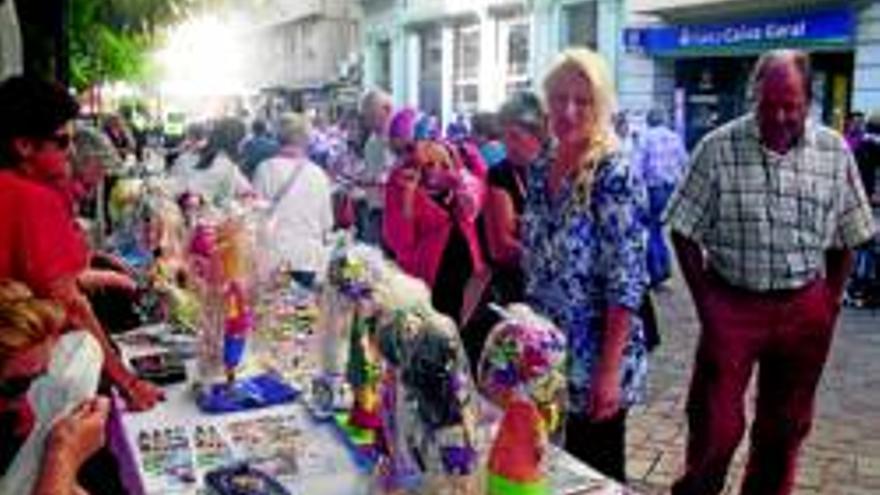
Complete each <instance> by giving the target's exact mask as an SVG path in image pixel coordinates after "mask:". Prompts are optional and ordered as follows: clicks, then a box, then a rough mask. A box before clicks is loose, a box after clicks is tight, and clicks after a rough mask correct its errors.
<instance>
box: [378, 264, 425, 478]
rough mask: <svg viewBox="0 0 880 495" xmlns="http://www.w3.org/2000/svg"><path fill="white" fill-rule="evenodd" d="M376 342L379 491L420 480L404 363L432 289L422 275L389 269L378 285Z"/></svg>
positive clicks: (419, 326)
mask: <svg viewBox="0 0 880 495" xmlns="http://www.w3.org/2000/svg"><path fill="white" fill-rule="evenodd" d="M374 300H375V302H376V315H377V330H376V334H375V341H376V347H377V348H378V350H379V354H380V356H381V359H382V378H381V382H380V385H379V396H380V402H379V411H380V415H381V418H382V436H381V446H380V447H381V448H380V458H379V460H378V462H377V464H376V468H375V470H374V475H375V481H376V485H377V488H378V490H379V492H380V493H392V494H394V493H402V492H405V491H406V490H411V489H413V488H415V487H417V486H419V485H420V484H421V483H422V481H423V473H422V467H421V466H419V464H418V463H417V462H416V461H415V459H414V458H413V455H412V449H411V444H412V439H413V438H414V435H412V426H413V425H415V424H416V423H417V417H416V415H415V410H414V409H412V408H408V407H407V406H408V401H407V393H406V389H405V388H404V385H403V378H402V372H403V365H404V363H405V362H408V360H409V351H410V350H411V349H412V345H411V344H412V342H413V341H414V340H415V337H416V335H417V334H418V332H419V331H420V330H421V328H422V327H423V325H424V318H425V316H426V315H427V314H428V313H429V312H430V301H431V294H430V291H429V290H428V288H427V286H425V284H424V282H422V281H421V280H419V279H417V278H414V277H411V276H409V275H407V274H405V273H403V272H402V271H400V270H396V269H390V268H389V270H388V274H387V275H386V277H384V278H383V280H382V282H381V283H380V284H379V285H378V286H377V288H376V291H375V295H374Z"/></svg>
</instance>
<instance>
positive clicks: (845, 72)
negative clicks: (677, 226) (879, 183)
mask: <svg viewBox="0 0 880 495" xmlns="http://www.w3.org/2000/svg"><path fill="white" fill-rule="evenodd" d="M623 37H624V39H623V42H624V46H625V54H624V55H623V57H622V58H621V67H622V68H623V70H622V72H623V74H624V75H625V76H624V77H623V79H622V80H621V81H620V93H621V95H620V97H621V103H622V106H623V107H624V108H630V109H634V110H636V111H637V112H639V111H643V110H645V109H647V108H650V107H651V106H657V105H659V106H662V107H665V108H667V109H669V110H670V113H671V114H672V115H673V116H674V121H675V125H676V127H677V128H678V129H679V130H680V132H681V133H682V135H683V136H684V137H685V139H686V141H687V143H688V145H689V146H692V145H693V144H694V143H696V141H697V140H699V138H700V137H702V136H703V135H705V134H706V133H707V132H708V131H710V130H711V129H714V128H715V127H717V126H718V125H720V124H722V123H724V122H726V121H728V120H730V119H732V118H734V117H736V116H737V115H740V114H742V113H743V112H745V111H747V110H748V108H749V105H750V95H749V94H748V79H749V75H750V70H751V67H752V65H753V64H754V62H755V60H756V59H757V57H758V56H759V55H760V53H762V52H763V51H765V50H767V49H771V48H800V49H804V50H806V51H808V52H810V54H811V61H812V68H813V75H812V81H811V84H812V90H813V102H812V108H811V114H812V116H813V118H815V119H816V120H820V121H822V122H824V123H826V124H829V125H832V126H834V127H837V128H838V129H840V128H841V126H842V124H843V120H844V118H845V116H846V115H847V113H849V112H850V111H854V110H861V111H866V112H867V111H871V110H874V109H880V1H877V0H872V1H859V0H854V1H839V0H838V1H826V0H812V1H794V0H774V1H773V2H767V1H761V0H725V1H720V0H678V1H660V0H630V6H629V17H628V21H627V29H626V30H625V31H624V33H623Z"/></svg>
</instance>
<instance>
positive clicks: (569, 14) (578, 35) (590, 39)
mask: <svg viewBox="0 0 880 495" xmlns="http://www.w3.org/2000/svg"><path fill="white" fill-rule="evenodd" d="M597 5H598V2H596V1H595V0H589V1H586V2H582V3H577V4H574V5H569V6H566V7H565V11H564V13H565V16H564V17H565V28H566V30H565V32H566V34H567V36H566V40H565V41H566V44H567V45H568V46H586V47H589V48H592V49H594V50H595V49H596V45H597V41H598V29H597V23H598V12H597V9H598V7H597Z"/></svg>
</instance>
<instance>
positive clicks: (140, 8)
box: [67, 0, 224, 89]
mask: <svg viewBox="0 0 880 495" xmlns="http://www.w3.org/2000/svg"><path fill="white" fill-rule="evenodd" d="M68 1H69V2H70V3H69V4H68V5H69V8H70V10H69V16H68V29H67V33H68V36H69V42H70V71H71V84H72V85H73V86H74V87H76V88H77V89H84V88H87V87H89V86H91V85H93V84H96V83H100V82H106V81H123V80H124V81H133V80H134V81H137V80H141V79H142V78H144V77H145V76H146V75H148V74H149V73H150V63H149V62H150V61H149V56H148V53H149V51H150V49H151V48H152V47H153V46H154V45H155V43H156V42H157V41H158V35H159V33H160V32H161V29H162V28H163V27H165V26H168V25H171V24H173V23H175V22H177V21H179V20H181V19H183V18H184V17H185V16H186V15H189V14H191V13H193V12H195V11H197V10H199V9H206V8H209V7H212V6H218V5H219V4H221V3H224V0H68Z"/></svg>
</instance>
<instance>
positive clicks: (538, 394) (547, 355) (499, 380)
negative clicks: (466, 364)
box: [479, 305, 565, 495]
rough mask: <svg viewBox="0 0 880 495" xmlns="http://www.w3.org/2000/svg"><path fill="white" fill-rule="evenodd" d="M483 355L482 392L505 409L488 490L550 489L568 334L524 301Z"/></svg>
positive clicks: (540, 492) (519, 494)
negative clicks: (552, 438) (551, 445)
mask: <svg viewBox="0 0 880 495" xmlns="http://www.w3.org/2000/svg"><path fill="white" fill-rule="evenodd" d="M502 313H503V316H504V320H503V321H502V322H501V323H499V324H498V325H496V326H495V328H493V329H492V331H491V332H490V334H489V337H488V339H487V341H486V345H485V347H484V348H483V355H482V358H481V360H480V367H479V382H480V387H481V389H482V390H483V392H484V393H485V394H486V396H487V397H489V398H490V399H491V400H492V401H493V402H495V403H496V404H497V405H498V406H500V407H501V408H502V409H503V411H504V415H503V417H502V420H501V424H500V426H499V428H498V432H497V434H496V436H495V439H494V442H493V444H492V448H491V450H490V452H489V463H488V471H489V472H488V480H487V483H488V487H487V490H486V493H488V494H489V495H545V494H549V493H550V491H549V487H548V486H547V484H546V480H545V466H544V464H545V462H546V451H547V443H548V436H549V435H550V434H553V433H555V432H557V430H559V429H560V427H561V425H562V423H563V421H562V411H563V405H564V403H565V402H564V399H565V397H564V392H565V378H564V377H565V374H564V373H565V335H564V334H563V333H562V332H561V331H560V330H559V329H558V328H556V327H555V326H553V324H551V323H550V322H549V321H547V320H545V319H543V318H541V317H539V316H537V315H535V314H534V313H533V312H532V310H531V309H530V308H528V307H527V306H524V305H513V306H511V307H509V308H508V309H507V310H506V311H503V312H502Z"/></svg>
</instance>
